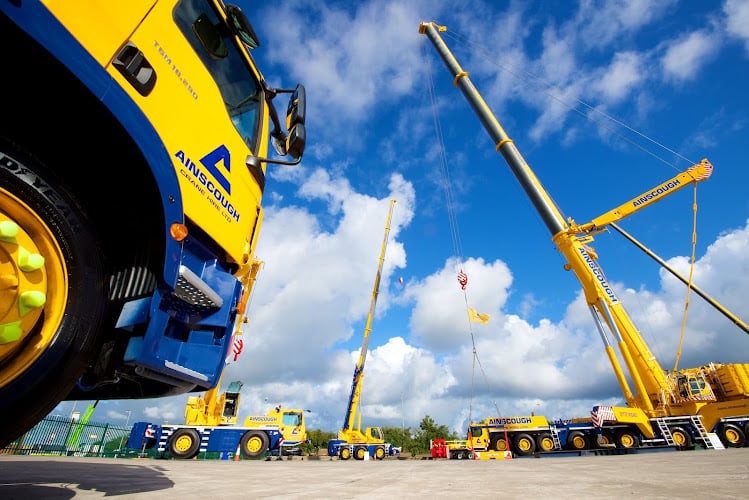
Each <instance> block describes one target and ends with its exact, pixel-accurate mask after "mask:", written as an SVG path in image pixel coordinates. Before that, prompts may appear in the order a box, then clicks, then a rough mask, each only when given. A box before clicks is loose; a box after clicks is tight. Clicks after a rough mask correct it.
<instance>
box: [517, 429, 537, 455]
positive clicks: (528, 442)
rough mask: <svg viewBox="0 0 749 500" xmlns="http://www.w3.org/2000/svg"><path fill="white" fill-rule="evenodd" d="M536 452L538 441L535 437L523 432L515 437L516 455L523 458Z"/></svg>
mask: <svg viewBox="0 0 749 500" xmlns="http://www.w3.org/2000/svg"><path fill="white" fill-rule="evenodd" d="M534 451H536V441H535V440H534V439H533V436H531V435H530V434H526V433H525V432H521V433H520V434H518V435H517V436H516V437H515V453H517V454H518V455H519V456H521V457H527V456H528V455H532V454H533V452H534Z"/></svg>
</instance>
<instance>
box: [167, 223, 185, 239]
mask: <svg viewBox="0 0 749 500" xmlns="http://www.w3.org/2000/svg"><path fill="white" fill-rule="evenodd" d="M169 234H171V235H172V238H174V239H175V240H176V241H182V240H184V239H185V238H187V226H185V225H184V224H180V223H179V222H175V223H174V224H172V225H171V227H169Z"/></svg>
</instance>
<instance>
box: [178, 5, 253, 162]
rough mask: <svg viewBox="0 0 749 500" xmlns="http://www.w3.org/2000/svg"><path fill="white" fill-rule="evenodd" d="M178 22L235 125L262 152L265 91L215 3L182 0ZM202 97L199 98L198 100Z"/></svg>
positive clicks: (245, 139) (250, 143)
mask: <svg viewBox="0 0 749 500" xmlns="http://www.w3.org/2000/svg"><path fill="white" fill-rule="evenodd" d="M173 16H174V21H175V22H176V23H177V25H178V26H179V28H180V30H181V31H182V33H183V34H184V36H185V38H187V40H188V41H189V42H190V45H192V47H193V49H194V50H195V52H196V53H197V54H198V55H199V56H200V59H201V60H202V61H203V64H204V65H205V67H206V69H207V70H208V71H209V72H210V73H211V76H212V77H213V79H214V80H215V81H216V83H217V84H218V88H219V91H220V92H221V96H222V97H223V99H224V104H225V106H226V110H227V112H228V113H229V116H230V117H231V121H232V123H233V124H234V128H236V129H237V131H238V132H239V134H240V135H241V136H242V138H243V140H244V141H245V143H246V144H247V146H248V147H249V148H250V150H251V151H252V152H257V151H258V142H259V135H260V124H261V120H260V118H261V117H262V112H261V111H262V106H263V105H264V99H263V90H262V87H261V85H260V82H258V80H257V78H255V75H254V73H253V72H252V69H251V68H250V67H249V65H248V63H247V61H246V59H245V57H244V56H243V55H242V53H241V52H240V50H244V49H243V48H240V46H238V45H236V44H235V42H234V37H233V36H231V34H230V31H229V29H228V28H227V27H226V26H224V24H223V22H222V21H221V20H220V17H219V15H218V14H217V13H216V12H215V10H214V8H213V3H212V2H209V1H207V0H181V1H180V2H179V3H178V4H177V6H176V7H175V8H174V11H173ZM197 98H199V96H198V97H196V99H197Z"/></svg>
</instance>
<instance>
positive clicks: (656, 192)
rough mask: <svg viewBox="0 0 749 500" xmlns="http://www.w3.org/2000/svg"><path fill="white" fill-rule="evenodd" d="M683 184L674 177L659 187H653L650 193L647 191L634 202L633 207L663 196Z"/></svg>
mask: <svg viewBox="0 0 749 500" xmlns="http://www.w3.org/2000/svg"><path fill="white" fill-rule="evenodd" d="M680 185H681V181H680V180H678V179H672V180H670V181H668V182H666V183H664V184H661V185H660V186H658V187H657V188H655V189H653V190H652V191H650V192H649V193H645V194H644V195H643V196H641V197H639V198H637V199H636V200H634V201H633V202H632V206H633V207H639V206H640V205H642V204H643V203H647V202H648V201H650V200H652V199H654V198H658V197H660V196H663V195H664V194H666V193H668V192H669V191H671V190H672V189H674V188H675V187H677V186H680Z"/></svg>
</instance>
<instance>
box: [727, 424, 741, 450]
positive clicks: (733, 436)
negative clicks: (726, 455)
mask: <svg viewBox="0 0 749 500" xmlns="http://www.w3.org/2000/svg"><path fill="white" fill-rule="evenodd" d="M723 435H724V436H725V437H726V441H728V444H729V445H731V446H736V445H738V444H739V443H740V442H741V438H742V436H741V434H740V433H739V430H738V429H737V428H735V427H734V426H732V425H729V426H726V428H725V430H724V431H723Z"/></svg>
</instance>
